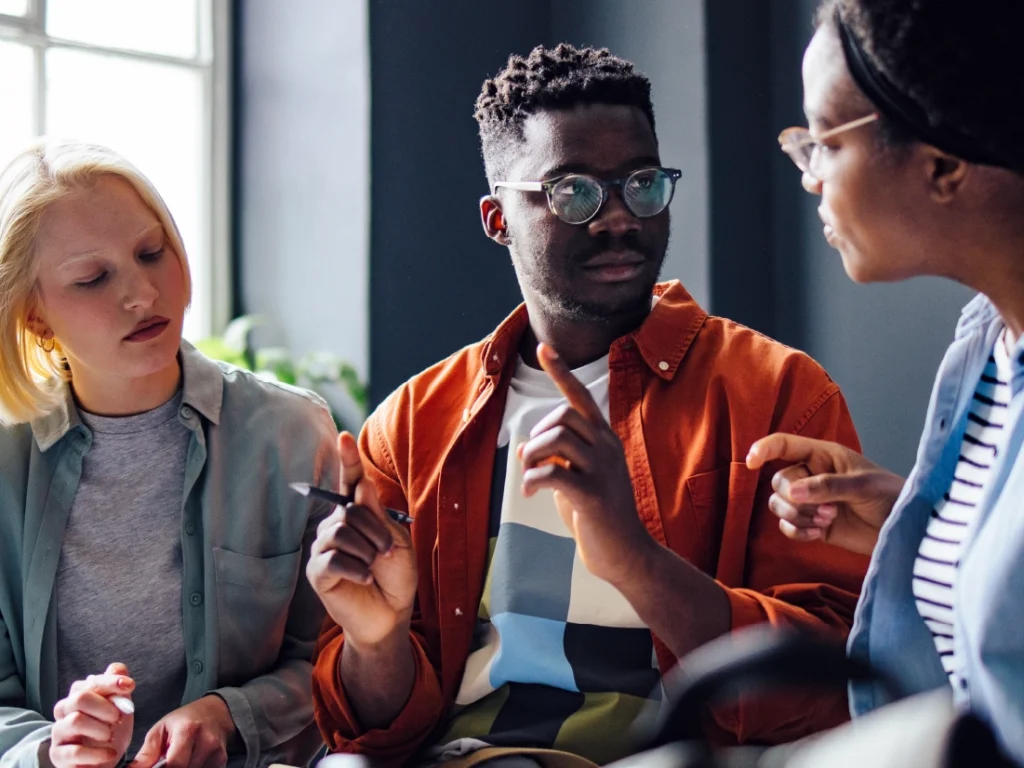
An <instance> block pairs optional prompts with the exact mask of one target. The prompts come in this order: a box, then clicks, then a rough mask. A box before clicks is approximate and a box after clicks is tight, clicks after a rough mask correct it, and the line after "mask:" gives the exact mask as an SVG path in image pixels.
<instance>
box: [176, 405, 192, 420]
mask: <svg viewBox="0 0 1024 768" xmlns="http://www.w3.org/2000/svg"><path fill="white" fill-rule="evenodd" d="M178 413H180V414H181V418H183V419H191V418H192V409H191V408H189V407H188V406H187V405H183V406H181V410H180V411H178Z"/></svg>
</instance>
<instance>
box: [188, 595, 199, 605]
mask: <svg viewBox="0 0 1024 768" xmlns="http://www.w3.org/2000/svg"><path fill="white" fill-rule="evenodd" d="M188 601H189V602H190V603H192V605H202V604H203V593H202V592H193V593H192V594H191V595H189V596H188Z"/></svg>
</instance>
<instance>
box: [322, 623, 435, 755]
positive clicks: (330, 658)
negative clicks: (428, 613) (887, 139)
mask: <svg viewBox="0 0 1024 768" xmlns="http://www.w3.org/2000/svg"><path fill="white" fill-rule="evenodd" d="M410 640H411V641H412V642H411V645H412V650H413V660H414V662H415V666H416V676H415V680H414V683H413V688H412V693H411V694H410V696H409V700H408V701H407V702H406V703H405V706H404V707H403V708H402V710H401V711H400V712H399V713H398V715H397V716H396V717H395V719H394V720H393V721H392V722H391V725H390V726H388V727H387V728H376V729H372V730H364V729H363V728H362V726H361V725H360V724H359V721H358V719H357V718H356V715H355V712H354V711H353V709H352V705H351V704H350V703H349V701H348V698H347V697H346V695H345V688H344V685H343V683H342V680H341V673H340V666H339V662H340V661H341V653H342V649H343V648H344V643H345V637H344V634H343V633H342V631H341V629H340V628H338V627H337V626H333V625H332V626H331V627H330V628H328V629H325V632H324V634H323V636H322V638H321V643H320V648H319V650H318V653H317V657H316V662H315V668H314V673H313V712H314V714H315V715H316V720H317V723H318V724H319V725H320V731H321V733H322V735H323V737H324V740H325V741H326V742H327V746H328V748H329V749H330V750H331V751H332V752H346V753H351V754H360V755H366V756H367V757H368V758H369V759H370V761H371V762H372V763H373V765H375V766H391V765H402V764H404V763H405V762H407V761H408V759H409V758H410V757H412V756H413V755H414V754H415V753H416V751H417V750H418V749H419V748H420V746H421V745H422V744H423V742H424V741H425V740H426V739H427V737H428V736H429V735H430V734H431V732H432V731H433V730H434V729H435V728H436V727H437V725H438V723H439V722H440V721H441V718H442V716H443V714H444V697H443V695H442V692H441V686H440V683H439V682H438V678H437V674H436V672H435V671H434V667H433V666H432V665H431V663H430V659H429V658H428V657H427V653H426V650H425V649H424V646H423V642H422V639H421V638H420V637H419V636H418V635H416V634H415V633H410Z"/></svg>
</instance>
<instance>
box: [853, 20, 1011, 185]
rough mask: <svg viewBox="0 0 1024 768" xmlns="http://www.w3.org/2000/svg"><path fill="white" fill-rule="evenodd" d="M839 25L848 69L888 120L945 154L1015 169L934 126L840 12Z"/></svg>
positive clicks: (974, 142)
mask: <svg viewBox="0 0 1024 768" xmlns="http://www.w3.org/2000/svg"><path fill="white" fill-rule="evenodd" d="M836 26H837V27H838V28H839V39H840V40H842V43H843V55H844V56H845V57H846V66H847V68H848V69H849V70H850V74H851V75H852V76H853V80H854V82H856V83H857V86H858V87H859V88H860V89H861V91H863V92H864V95H865V96H867V97H868V99H870V100H871V102H872V103H873V104H874V105H875V106H876V107H878V111H879V112H881V113H882V115H884V116H885V117H886V118H887V119H888V120H890V121H891V122H893V123H895V124H896V125H898V126H900V127H901V128H903V129H904V130H906V131H907V132H908V133H910V134H911V135H912V136H914V137H915V138H917V139H918V140H920V141H922V142H924V143H925V144H931V145H932V146H933V147H935V148H936V149H941V150H942V151H943V152H948V153H949V154H951V155H954V156H956V157H959V158H961V159H963V160H966V161H967V162H969V163H978V164H981V165H995V166H1000V167H1002V168H1010V169H1011V170H1015V169H1014V168H1013V164H1012V163H1010V162H1009V161H1008V160H1007V159H1005V158H999V157H996V156H994V155H993V154H992V153H991V151H990V150H988V149H987V148H986V147H983V146H982V145H981V144H980V142H978V140H977V139H974V138H973V137H971V136H968V135H967V134H965V133H962V132H960V131H958V130H957V129H955V128H953V127H951V126H948V125H934V124H932V123H931V121H929V119H928V115H927V114H926V113H925V111H924V109H922V107H921V105H920V104H918V103H917V102H915V101H914V100H913V99H912V98H910V96H908V95H907V94H905V93H903V92H902V91H900V90H899V89H898V88H897V87H896V86H894V85H893V84H892V81H890V80H889V78H887V77H886V76H885V74H884V73H883V72H882V71H881V70H880V69H879V68H878V67H877V66H876V65H875V64H874V62H872V61H871V59H870V57H868V55H867V53H865V51H864V48H863V47H861V44H860V42H859V41H858V40H857V36H856V35H854V34H853V32H852V31H851V30H850V28H849V27H848V26H846V23H845V22H844V21H843V19H842V16H840V14H839V11H838V10H837V11H836Z"/></svg>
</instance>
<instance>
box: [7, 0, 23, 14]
mask: <svg viewBox="0 0 1024 768" xmlns="http://www.w3.org/2000/svg"><path fill="white" fill-rule="evenodd" d="M26 13H28V0H0V14H4V15H7V16H24V15H25V14H26Z"/></svg>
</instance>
